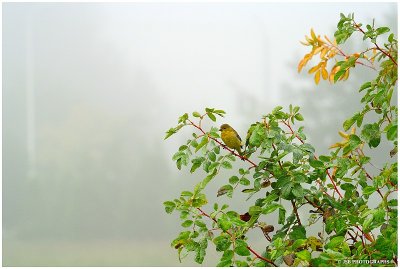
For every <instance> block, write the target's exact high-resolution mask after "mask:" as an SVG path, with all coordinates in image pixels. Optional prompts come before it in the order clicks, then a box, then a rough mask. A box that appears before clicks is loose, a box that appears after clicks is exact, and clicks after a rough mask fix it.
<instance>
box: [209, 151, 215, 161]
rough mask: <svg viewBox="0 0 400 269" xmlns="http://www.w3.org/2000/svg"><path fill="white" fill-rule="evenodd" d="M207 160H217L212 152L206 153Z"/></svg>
mask: <svg viewBox="0 0 400 269" xmlns="http://www.w3.org/2000/svg"><path fill="white" fill-rule="evenodd" d="M208 158H209V159H210V161H212V162H215V161H216V160H217V155H215V153H214V152H213V151H210V152H208Z"/></svg>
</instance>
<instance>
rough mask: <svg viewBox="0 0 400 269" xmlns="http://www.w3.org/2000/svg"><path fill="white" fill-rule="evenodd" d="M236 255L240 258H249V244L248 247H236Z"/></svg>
mask: <svg viewBox="0 0 400 269" xmlns="http://www.w3.org/2000/svg"><path fill="white" fill-rule="evenodd" d="M235 253H236V254H238V255H240V256H249V255H250V250H248V249H247V244H246V245H238V246H237V247H235Z"/></svg>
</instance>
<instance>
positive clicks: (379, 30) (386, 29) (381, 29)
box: [376, 27, 390, 35]
mask: <svg viewBox="0 0 400 269" xmlns="http://www.w3.org/2000/svg"><path fill="white" fill-rule="evenodd" d="M389 31H390V29H389V27H379V28H377V29H376V34H377V35H382V34H384V33H387V32H389Z"/></svg>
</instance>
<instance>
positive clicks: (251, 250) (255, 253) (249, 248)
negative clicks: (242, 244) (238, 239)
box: [247, 246, 278, 267]
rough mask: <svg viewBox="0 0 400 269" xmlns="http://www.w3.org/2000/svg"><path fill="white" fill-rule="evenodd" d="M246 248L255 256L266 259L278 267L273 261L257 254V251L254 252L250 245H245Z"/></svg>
mask: <svg viewBox="0 0 400 269" xmlns="http://www.w3.org/2000/svg"><path fill="white" fill-rule="evenodd" d="M247 249H248V250H250V252H251V253H253V254H254V255H255V256H256V257H257V258H259V259H261V260H263V261H266V262H267V263H270V264H272V265H273V266H275V267H278V266H277V265H276V264H275V263H274V262H273V261H271V260H268V259H267V258H264V257H263V256H260V254H258V253H257V252H255V251H254V250H253V249H252V248H251V247H249V246H247Z"/></svg>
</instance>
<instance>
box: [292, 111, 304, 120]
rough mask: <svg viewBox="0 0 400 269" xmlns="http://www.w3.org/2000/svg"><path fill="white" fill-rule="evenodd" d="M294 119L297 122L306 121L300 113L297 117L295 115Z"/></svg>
mask: <svg viewBox="0 0 400 269" xmlns="http://www.w3.org/2000/svg"><path fill="white" fill-rule="evenodd" d="M294 118H295V119H296V120H298V121H303V120H304V118H303V116H302V115H301V114H300V113H297V114H296V115H294Z"/></svg>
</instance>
